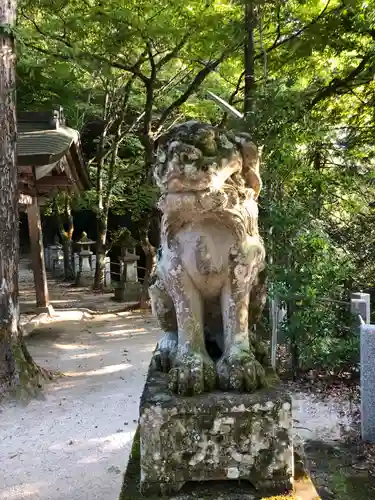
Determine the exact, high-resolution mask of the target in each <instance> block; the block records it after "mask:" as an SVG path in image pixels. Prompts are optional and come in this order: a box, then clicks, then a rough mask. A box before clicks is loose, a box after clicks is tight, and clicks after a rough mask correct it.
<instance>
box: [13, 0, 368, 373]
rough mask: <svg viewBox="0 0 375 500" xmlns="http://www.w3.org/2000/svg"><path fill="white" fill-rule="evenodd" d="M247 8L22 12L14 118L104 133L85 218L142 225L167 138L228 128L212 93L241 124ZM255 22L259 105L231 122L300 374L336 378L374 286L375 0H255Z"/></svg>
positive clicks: (222, 0)
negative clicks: (63, 119) (188, 123)
mask: <svg viewBox="0 0 375 500" xmlns="http://www.w3.org/2000/svg"><path fill="white" fill-rule="evenodd" d="M243 6H244V2H240V1H237V2H232V1H230V0H208V1H206V2H201V1H199V0H189V1H187V2H181V1H180V0H172V1H167V0H161V1H160V2H151V1H150V0H140V1H135V0H110V1H109V2H105V3H103V2H102V1H101V0H89V1H87V0H72V1H70V2H65V1H63V0H61V1H60V0H58V1H55V2H47V1H45V0H22V1H21V2H20V12H19V26H18V27H17V30H18V31H17V40H18V51H19V64H18V89H19V90H18V102H19V106H20V107H21V108H22V109H29V110H30V109H34V110H36V109H38V110H40V109H51V108H53V107H56V105H62V106H63V107H64V109H65V114H66V115H67V116H68V118H69V121H70V124H71V125H72V126H74V127H77V128H79V129H81V127H82V126H83V125H84V124H85V123H86V122H87V121H88V120H101V121H102V122H103V123H104V124H107V125H108V127H107V130H106V132H107V133H106V134H105V137H102V138H103V141H102V142H100V137H99V136H98V137H97V141H96V143H95V147H94V148H93V151H92V154H91V155H90V157H89V158H88V162H89V165H90V171H91V176H92V179H93V180H94V183H93V189H92V190H91V191H89V192H87V193H86V194H85V195H84V197H82V198H81V200H80V201H79V204H80V206H81V207H86V208H87V207H89V208H91V209H94V210H95V211H96V212H97V214H98V215H99V214H101V213H102V207H103V206H104V207H106V206H107V207H110V209H111V210H113V211H114V212H115V213H124V212H128V213H130V214H131V216H132V219H133V220H135V221H143V220H144V214H145V213H147V212H149V211H150V207H152V206H153V205H154V204H155V200H156V198H157V195H158V193H157V191H156V188H155V187H154V186H153V185H152V183H151V182H150V175H149V168H150V165H151V163H152V160H153V148H154V143H155V140H156V139H157V138H158V137H159V136H160V134H161V133H163V132H164V131H165V130H167V129H168V128H169V127H170V126H171V125H173V124H174V123H176V122H177V121H184V120H186V119H191V118H194V119H199V120H208V121H211V122H212V123H220V122H221V120H222V118H223V116H222V112H221V111H220V108H218V107H217V106H216V105H215V103H213V102H212V101H211V100H209V99H208V98H207V90H210V91H212V92H214V93H215V94H217V95H218V96H220V97H222V98H224V99H225V100H227V101H228V102H230V104H232V105H234V106H237V107H238V109H239V110H242V103H243V98H244V95H243V92H244V79H243V67H244V64H243V47H242V43H243V36H244V33H245V28H246V29H249V27H245V26H244V12H243V10H244V9H243ZM254 12H255V17H256V25H255V26H253V27H252V29H253V34H254V41H255V53H254V65H255V66H254V67H255V74H254V77H255V82H256V85H255V87H254V89H253V91H252V96H251V98H252V100H253V103H254V105H253V106H252V112H251V113H250V114H249V115H248V116H247V122H246V123H245V124H244V123H243V122H241V123H239V122H238V120H237V121H236V120H231V119H227V121H226V123H227V125H228V126H230V127H234V128H241V129H243V128H244V127H245V128H246V129H247V130H249V131H250V132H251V134H252V136H253V137H254V139H256V141H257V142H258V143H260V144H262V145H264V154H263V170H262V177H263V184H264V188H263V192H262V196H261V199H260V224H261V230H262V234H263V237H264V239H265V242H266V247H267V251H268V257H269V266H268V267H269V281H270V293H271V294H274V295H277V296H278V297H280V298H281V300H283V301H286V302H288V304H289V305H290V309H291V310H293V314H292V315H291V316H290V317H289V318H288V322H287V323H286V324H285V329H286V332H287V335H288V336H289V338H290V339H292V340H293V342H297V344H298V347H299V352H300V362H301V364H302V366H303V367H306V368H307V367H310V366H314V365H315V364H317V363H318V364H319V365H321V366H325V367H329V368H332V367H333V366H334V365H337V366H343V365H345V364H346V363H348V362H349V361H350V360H355V359H356V356H357V355H358V342H357V337H356V336H355V335H354V334H353V332H352V331H351V330H350V329H348V326H349V325H350V324H351V320H350V318H348V315H347V308H345V306H344V305H340V307H339V306H338V305H337V304H338V302H337V301H339V302H340V303H341V301H344V302H345V301H348V298H349V294H350V292H351V291H353V290H356V289H363V290H371V289H372V288H373V287H374V285H375V283H374V275H375V268H374V267H375V264H374V263H375V250H374V249H375V246H374V244H373V241H374V229H373V228H374V222H375V212H374V205H373V200H374V187H375V177H374V167H375V153H374V147H373V144H374V142H375V126H374V111H373V109H374V102H375V83H374V79H373V75H374V70H375V51H374V41H375V28H374V25H375V14H374V13H375V1H374V0H369V1H368V2H366V3H364V2H362V1H359V0H350V1H345V2H342V1H341V0H326V1H324V2H323V1H321V0H304V1H297V0H289V1H288V2H284V1H281V0H280V1H279V0H277V1H276V2H263V1H260V0H259V1H256V2H254ZM250 28H251V27H250ZM107 98H108V99H107ZM106 99H107V100H106ZM106 103H107V104H106ZM108 103H109V104H108ZM99 135H100V134H99ZM99 153H100V154H99ZM113 153H114V154H113ZM100 162H102V163H100ZM99 165H101V168H98V166H99ZM99 178H100V182H101V184H100V183H98V182H96V180H98V179H99ZM98 186H99V187H98ZM323 299H324V300H323Z"/></svg>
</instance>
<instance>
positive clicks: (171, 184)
mask: <svg viewBox="0 0 375 500" xmlns="http://www.w3.org/2000/svg"><path fill="white" fill-rule="evenodd" d="M166 184H167V185H166V187H167V189H166V191H167V192H168V193H188V192H191V193H195V192H201V191H207V190H208V188H209V186H210V185H211V182H210V179H208V178H207V177H203V178H202V176H200V178H197V179H195V178H192V177H189V178H188V177H185V176H180V175H171V176H170V177H169V178H168V181H167V183H166Z"/></svg>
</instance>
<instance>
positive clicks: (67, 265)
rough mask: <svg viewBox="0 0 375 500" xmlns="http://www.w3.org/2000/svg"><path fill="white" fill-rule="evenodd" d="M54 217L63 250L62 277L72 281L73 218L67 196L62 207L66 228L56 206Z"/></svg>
mask: <svg viewBox="0 0 375 500" xmlns="http://www.w3.org/2000/svg"><path fill="white" fill-rule="evenodd" d="M56 218H57V226H58V228H59V233H60V238H61V241H62V246H63V252H64V278H65V280H66V281H72V280H74V278H75V276H74V268H73V232H74V220H73V215H72V211H71V208H70V203H69V199H68V197H67V196H66V198H65V207H64V219H65V221H66V223H67V226H68V227H67V229H65V226H64V222H63V220H62V218H61V215H60V214H59V213H58V211H57V208H56Z"/></svg>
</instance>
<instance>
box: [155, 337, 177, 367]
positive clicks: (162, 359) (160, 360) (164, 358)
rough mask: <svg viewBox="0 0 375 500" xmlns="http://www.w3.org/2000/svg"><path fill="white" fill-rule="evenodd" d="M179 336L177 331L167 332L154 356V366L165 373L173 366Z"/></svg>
mask: <svg viewBox="0 0 375 500" xmlns="http://www.w3.org/2000/svg"><path fill="white" fill-rule="evenodd" d="M177 345H178V336H177V333H173V332H167V333H166V334H165V335H164V337H163V338H162V339H161V340H160V341H159V342H158V345H157V348H156V350H155V352H154V355H153V357H152V363H153V365H154V367H155V368H156V369H157V370H159V371H161V372H164V373H168V372H169V370H170V369H171V367H172V366H173V363H174V359H175V357H176V353H177Z"/></svg>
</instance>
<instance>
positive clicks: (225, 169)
mask: <svg viewBox="0 0 375 500" xmlns="http://www.w3.org/2000/svg"><path fill="white" fill-rule="evenodd" d="M154 177H155V180H156V183H157V185H158V186H159V188H160V190H161V192H162V194H164V195H168V194H174V195H175V194H178V193H180V194H183V193H186V194H187V193H200V192H201V193H202V192H205V191H207V190H210V191H220V190H223V189H224V187H225V184H227V183H228V182H230V183H232V184H233V183H234V184H242V187H243V188H244V189H251V190H252V191H253V196H254V199H255V200H256V199H257V197H258V195H259V192H260V189H261V180H260V175H259V151H258V148H257V147H256V145H255V144H254V143H253V142H252V141H251V139H250V136H249V135H247V134H237V135H235V134H233V133H229V132H226V131H225V130H223V129H220V128H218V127H214V126H212V125H208V124H204V123H200V122H198V121H188V122H186V123H182V124H180V125H176V126H175V127H173V128H171V129H170V130H169V131H168V132H167V133H166V134H165V135H164V136H162V137H161V138H160V139H159V141H158V148H157V157H156V165H155V169H154Z"/></svg>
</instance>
